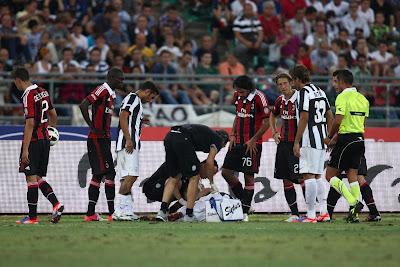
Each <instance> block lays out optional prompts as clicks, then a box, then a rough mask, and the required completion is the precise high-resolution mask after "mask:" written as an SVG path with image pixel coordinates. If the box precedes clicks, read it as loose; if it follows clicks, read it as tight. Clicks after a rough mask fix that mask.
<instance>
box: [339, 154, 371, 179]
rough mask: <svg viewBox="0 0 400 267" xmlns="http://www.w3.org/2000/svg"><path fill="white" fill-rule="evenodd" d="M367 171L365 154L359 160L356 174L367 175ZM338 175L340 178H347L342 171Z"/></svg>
mask: <svg viewBox="0 0 400 267" xmlns="http://www.w3.org/2000/svg"><path fill="white" fill-rule="evenodd" d="M367 171H368V168H367V160H366V159H365V156H364V155H363V156H362V157H361V160H360V166H359V167H358V173H357V174H358V175H362V176H364V177H365V176H367ZM339 176H340V177H339V178H341V179H343V178H347V175H346V173H344V172H342V173H341V174H340V175H339Z"/></svg>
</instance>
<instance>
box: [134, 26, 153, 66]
mask: <svg viewBox="0 0 400 267" xmlns="http://www.w3.org/2000/svg"><path fill="white" fill-rule="evenodd" d="M135 49H138V50H140V51H141V52H142V56H143V60H144V61H145V62H146V64H151V63H152V61H153V57H154V51H153V49H151V48H150V47H148V46H146V36H145V35H144V34H143V33H139V34H137V35H136V40H135V45H132V46H131V47H129V49H128V53H131V51H133V50H135Z"/></svg>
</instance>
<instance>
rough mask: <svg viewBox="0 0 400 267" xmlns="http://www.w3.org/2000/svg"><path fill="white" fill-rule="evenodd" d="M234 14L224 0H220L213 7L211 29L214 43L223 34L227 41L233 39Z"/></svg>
mask: <svg viewBox="0 0 400 267" xmlns="http://www.w3.org/2000/svg"><path fill="white" fill-rule="evenodd" d="M232 24H233V15H232V13H231V11H230V10H229V8H228V4H227V3H225V2H224V1H218V3H217V5H216V6H215V7H214V8H213V17H212V20H211V31H212V37H213V38H212V39H213V43H214V44H216V43H217V41H218V38H219V37H220V36H221V37H222V39H223V40H224V41H225V42H227V43H228V42H229V41H231V40H232V39H233V31H232Z"/></svg>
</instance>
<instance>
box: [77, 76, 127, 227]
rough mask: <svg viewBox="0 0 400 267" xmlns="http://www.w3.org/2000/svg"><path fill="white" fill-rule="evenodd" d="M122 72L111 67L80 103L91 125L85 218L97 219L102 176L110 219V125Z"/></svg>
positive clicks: (112, 195)
mask: <svg viewBox="0 0 400 267" xmlns="http://www.w3.org/2000/svg"><path fill="white" fill-rule="evenodd" d="M123 80H124V74H123V72H122V71H121V70H120V69H118V68H111V69H110V70H109V71H108V73H107V82H105V83H103V84H101V85H99V86H97V87H96V88H95V89H94V90H93V91H92V92H91V93H90V95H88V96H87V97H86V98H85V99H84V100H83V101H82V103H81V104H80V105H79V107H80V109H81V112H82V116H83V118H84V119H85V121H86V123H87V124H88V125H89V127H90V132H89V136H88V139H87V147H88V156H89V163H90V166H91V168H92V174H93V176H92V180H91V181H90V185H89V189H88V195H89V204H88V209H87V212H86V215H85V217H84V220H85V221H87V222H90V221H99V220H101V218H100V216H99V215H98V214H97V213H95V208H96V203H97V200H98V199H99V194H100V183H101V181H102V179H103V178H105V187H104V190H105V193H106V198H107V205H108V211H109V215H108V220H109V221H111V220H112V214H113V213H114V198H115V183H114V178H115V169H114V162H113V158H112V155H111V134H110V124H111V117H112V113H113V109H114V99H115V97H116V95H115V91H114V90H116V89H121V90H122V88H123ZM89 106H92V119H90V117H89Z"/></svg>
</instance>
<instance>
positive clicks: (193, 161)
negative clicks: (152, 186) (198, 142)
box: [164, 132, 200, 178]
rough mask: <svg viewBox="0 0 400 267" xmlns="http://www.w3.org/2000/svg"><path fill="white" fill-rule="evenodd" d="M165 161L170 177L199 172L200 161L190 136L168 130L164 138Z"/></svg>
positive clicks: (191, 175)
mask: <svg viewBox="0 0 400 267" xmlns="http://www.w3.org/2000/svg"><path fill="white" fill-rule="evenodd" d="M164 147H165V162H166V163H167V168H168V174H169V176H170V177H176V176H178V175H179V176H180V177H182V176H186V177H189V178H190V177H193V176H195V175H197V174H198V173H199V167H200V161H199V159H198V157H197V154H196V150H195V147H194V145H193V143H192V140H191V139H190V137H189V136H188V135H187V134H185V133H178V132H169V133H168V134H167V135H166V136H165V139H164Z"/></svg>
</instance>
